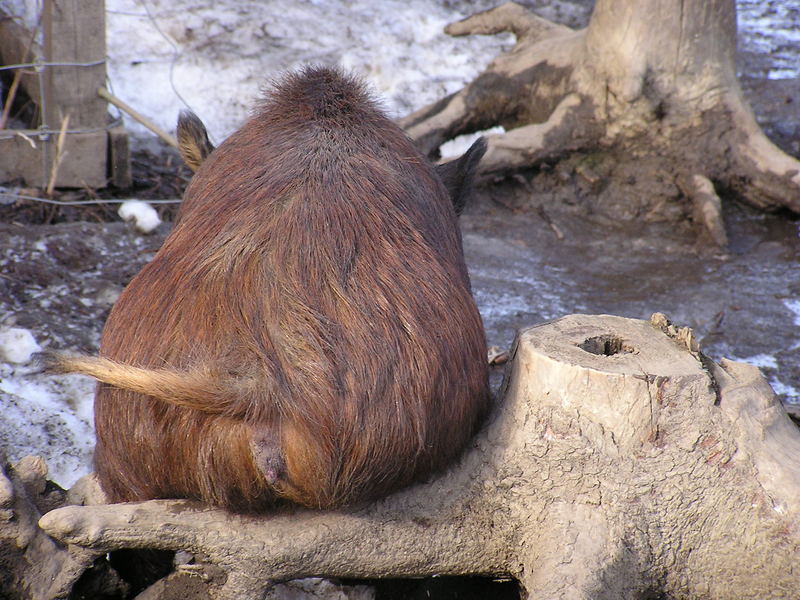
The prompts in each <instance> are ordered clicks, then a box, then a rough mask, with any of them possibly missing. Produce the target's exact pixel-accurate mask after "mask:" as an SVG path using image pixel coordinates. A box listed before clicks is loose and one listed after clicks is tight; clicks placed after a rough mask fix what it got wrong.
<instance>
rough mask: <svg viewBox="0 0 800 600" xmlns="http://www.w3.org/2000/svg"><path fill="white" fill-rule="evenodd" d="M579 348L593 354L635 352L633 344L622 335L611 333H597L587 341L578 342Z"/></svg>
mask: <svg viewBox="0 0 800 600" xmlns="http://www.w3.org/2000/svg"><path fill="white" fill-rule="evenodd" d="M578 348H580V349H581V350H585V351H586V352H589V353H591V354H599V355H600V356H614V355H615V354H629V353H631V352H633V346H631V345H630V344H628V343H627V342H625V341H624V340H623V339H622V338H621V337H618V336H616V335H611V334H606V335H596V336H594V337H590V338H587V339H586V340H585V341H583V342H582V343H580V344H578Z"/></svg>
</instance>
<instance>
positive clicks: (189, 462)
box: [61, 68, 489, 510]
mask: <svg viewBox="0 0 800 600" xmlns="http://www.w3.org/2000/svg"><path fill="white" fill-rule="evenodd" d="M476 152H477V155H478V158H479V157H480V154H482V152H483V149H482V147H480V148H478V150H477V151H476ZM473 154H474V153H473ZM476 162H477V159H475V158H474V156H473V158H472V159H470V160H467V161H466V163H468V164H469V165H471V167H470V168H474V164H475V163H476ZM451 175H452V174H451ZM469 176H470V173H466V172H465V173H464V177H465V178H469ZM453 178H454V179H455V175H453ZM100 352H101V355H102V357H103V358H102V359H89V358H74V359H72V358H62V359H61V368H62V369H67V370H77V371H82V372H86V373H90V374H92V375H94V376H96V377H98V378H99V379H100V380H101V381H105V382H107V383H100V384H99V385H98V390H97V396H96V400H95V424H96V428H97V448H96V469H97V473H98V475H99V477H100V480H101V482H102V484H103V487H104V488H105V490H106V492H107V493H108V494H109V495H110V497H111V498H112V500H115V501H124V500H142V499H147V498H158V497H189V498H199V499H202V500H204V501H207V502H210V503H213V504H217V505H222V506H226V507H229V508H233V509H237V510H264V509H268V508H269V507H270V506H272V505H273V504H274V503H275V502H276V501H278V500H281V499H286V500H289V501H292V502H297V503H300V504H304V505H307V506H313V507H334V506H340V505H345V504H350V503H353V502H357V501H361V500H368V499H373V498H376V497H380V496H382V495H385V494H387V493H389V492H392V491H394V490H396V489H398V488H400V487H402V486H405V485H408V484H409V483H412V482H414V481H418V480H420V479H423V478H425V477H427V476H428V475H429V474H431V473H433V472H436V471H438V470H441V469H442V468H443V467H445V466H446V465H447V464H448V463H450V462H451V461H452V460H453V459H454V458H455V457H456V456H457V454H458V453H459V452H460V450H461V449H462V448H463V447H464V445H465V443H466V442H467V441H468V439H469V438H470V436H471V435H472V434H473V433H474V432H475V430H476V428H477V427H478V426H479V424H480V423H481V420H482V418H483V416H484V415H485V413H486V411H487V408H488V400H489V395H488V389H487V361H486V345H485V340H484V334H483V328H482V325H481V320H480V316H479V314H478V311H477V308H476V307H475V304H474V301H473V299H472V296H471V293H470V284H469V278H468V275H467V270H466V267H465V264H464V259H463V253H462V249H461V239H460V234H459V232H458V228H457V222H456V215H455V212H454V209H453V205H452V203H451V200H450V198H448V195H447V192H446V190H445V187H444V185H443V184H442V181H441V180H440V178H439V177H438V176H437V174H436V172H435V170H434V168H433V167H432V165H430V164H429V163H428V161H427V160H426V159H425V158H423V157H422V156H421V155H420V153H419V152H418V151H417V150H416V149H415V148H414V147H413V145H412V144H411V142H410V141H409V140H408V139H407V138H406V136H405V135H404V134H403V133H402V131H400V130H399V129H398V128H397V127H396V126H395V125H394V124H393V123H392V122H391V121H389V120H388V119H387V118H386V117H385V116H384V115H383V114H382V113H381V112H380V111H379V110H378V109H377V108H376V107H375V105H374V103H373V101H372V100H371V99H370V98H369V97H368V95H367V94H366V93H365V91H364V90H363V88H362V86H361V85H360V84H359V83H358V82H356V81H354V80H352V79H350V78H348V77H346V76H344V75H342V74H340V73H338V72H336V71H333V70H329V69H325V68H310V69H306V70H304V71H302V72H300V73H297V74H292V75H289V76H287V77H286V78H285V79H284V80H283V81H282V82H281V83H280V84H279V85H278V86H277V87H276V89H275V90H274V91H273V92H272V94H271V95H269V96H268V97H267V98H266V100H265V101H264V103H263V105H262V106H261V107H260V108H259V110H258V111H257V114H256V115H255V116H254V117H253V118H252V119H251V120H250V121H249V122H248V123H247V124H246V125H245V126H244V127H242V129H240V130H239V131H238V132H236V133H234V134H233V135H232V136H231V137H230V138H229V139H228V140H227V141H226V142H225V143H223V144H222V145H221V146H220V147H219V148H217V149H216V150H215V151H214V152H213V153H212V154H210V155H209V156H208V158H207V159H206V160H205V162H204V163H203V164H202V166H201V167H200V169H199V170H198V172H197V173H196V175H195V177H194V179H193V181H192V183H191V185H190V186H189V189H188V190H187V192H186V195H185V199H184V203H183V206H182V207H181V214H180V219H179V221H178V224H177V225H176V227H175V229H174V230H173V232H172V234H171V235H170V236H169V237H168V238H167V240H166V241H165V243H164V245H163V247H162V248H161V250H160V251H159V252H158V254H157V255H156V257H155V258H154V259H153V261H152V262H150V263H149V264H148V265H147V266H145V267H144V269H142V271H141V272H140V273H139V274H138V275H137V276H136V277H135V278H134V279H133V280H132V281H131V283H130V285H129V286H128V287H127V288H126V289H125V291H124V292H123V294H122V295H121V297H120V298H119V300H118V301H117V303H116V304H115V306H114V309H113V310H112V312H111V315H110V317H109V319H108V322H107V323H106V327H105V330H104V332H103V338H102V344H101V349H100ZM81 361H84V362H81Z"/></svg>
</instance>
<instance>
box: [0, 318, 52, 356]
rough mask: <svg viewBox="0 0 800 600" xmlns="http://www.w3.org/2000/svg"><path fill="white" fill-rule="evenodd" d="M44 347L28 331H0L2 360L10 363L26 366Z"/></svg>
mask: <svg viewBox="0 0 800 600" xmlns="http://www.w3.org/2000/svg"><path fill="white" fill-rule="evenodd" d="M41 349H42V347H41V346H40V345H39V344H38V343H36V338H35V337H33V334H32V333H31V332H30V331H28V330H27V329H20V328H19V327H6V328H4V329H0V360H3V361H5V362H9V363H16V364H25V363H28V362H30V360H31V356H33V354H34V353H36V352H39V351H40V350H41Z"/></svg>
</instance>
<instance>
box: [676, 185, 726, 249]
mask: <svg viewBox="0 0 800 600" xmlns="http://www.w3.org/2000/svg"><path fill="white" fill-rule="evenodd" d="M677 181H678V187H680V189H681V191H682V192H683V195H684V196H686V197H687V198H689V199H690V200H691V201H692V204H693V205H694V220H695V222H696V223H699V224H700V225H701V226H702V227H704V228H705V230H706V231H707V232H708V234H709V235H710V236H711V239H712V240H713V241H714V243H715V244H716V245H717V246H718V247H720V248H727V247H728V234H727V233H725V223H724V221H723V220H722V202H721V201H720V199H719V196H717V193H716V192H715V191H714V184H713V183H711V181H710V180H709V179H708V178H707V177H703V176H702V175H691V176H689V177H678V180H677Z"/></svg>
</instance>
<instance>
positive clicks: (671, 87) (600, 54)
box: [401, 0, 800, 243]
mask: <svg viewBox="0 0 800 600" xmlns="http://www.w3.org/2000/svg"><path fill="white" fill-rule="evenodd" d="M446 31H447V32H448V33H450V34H451V35H455V36H459V35H470V34H492V33H499V32H502V31H511V32H513V33H514V34H515V35H516V37H517V43H516V45H515V47H514V48H513V49H512V50H511V51H510V52H507V53H505V54H502V55H501V56H499V57H497V58H496V59H495V60H494V61H493V62H492V63H491V64H490V65H489V67H488V68H487V69H486V71H485V72H484V73H482V74H481V75H479V76H478V77H477V78H476V79H475V80H474V81H473V82H471V83H470V84H469V85H467V87H465V88H464V89H462V90H461V91H459V92H457V93H455V94H453V95H451V96H449V97H448V98H445V99H443V100H441V101H440V102H438V103H436V104H434V105H431V106H428V107H425V108H423V109H421V110H419V111H417V112H416V113H414V114H412V115H410V116H408V117H406V118H404V119H402V120H401V125H402V126H403V127H405V128H406V130H407V131H408V133H409V135H411V137H412V138H414V139H415V140H417V142H418V143H419V144H420V146H421V147H422V148H423V151H425V152H428V153H430V154H435V153H436V151H437V149H438V147H439V145H440V144H442V143H443V142H445V141H447V140H449V139H452V138H454V137H456V136H458V135H461V134H465V133H470V132H474V131H479V130H482V129H486V128H488V127H491V126H494V125H502V126H503V127H504V128H505V129H506V130H507V133H505V134H502V135H494V136H489V138H488V141H489V150H488V152H487V154H486V156H485V158H484V160H483V162H482V165H483V169H484V171H485V172H488V173H505V172H509V171H513V170H518V169H522V168H525V167H531V166H537V165H541V164H543V163H548V162H554V161H558V160H561V159H563V158H564V157H566V156H568V155H570V153H573V152H575V151H581V152H584V153H586V154H587V157H586V159H585V160H584V161H583V163H582V164H581V165H580V166H581V167H583V168H584V169H586V168H587V167H588V168H589V169H591V170H592V171H593V172H594V173H595V174H596V175H597V176H599V177H602V178H603V179H604V180H606V181H607V182H608V183H609V184H610V186H611V188H612V191H613V192H614V193H616V194H617V195H618V196H619V195H622V196H627V197H628V202H630V203H631V204H632V205H634V206H633V207H632V208H631V209H630V210H629V213H630V215H636V214H641V213H642V212H643V211H645V210H648V209H649V206H648V204H649V205H650V206H652V205H653V204H654V203H657V202H663V199H664V198H669V199H677V198H678V197H680V195H681V190H682V191H683V196H684V197H686V198H688V199H689V200H691V201H692V202H695V203H700V206H698V207H696V209H695V213H698V211H699V213H698V214H700V215H705V216H701V217H700V219H699V220H700V221H701V222H702V223H703V224H704V225H705V226H706V227H710V228H712V229H713V228H714V227H716V228H721V227H722V222H721V219H719V218H718V217H715V216H714V215H713V211H709V210H708V202H707V201H708V196H707V193H708V190H709V189H710V190H711V194H712V196H714V197H716V194H715V193H714V188H713V186H711V182H713V183H714V185H716V186H718V187H719V186H721V187H724V188H728V189H731V190H734V191H736V192H737V193H738V194H739V195H741V197H743V198H744V199H746V200H747V201H748V202H750V203H751V204H753V205H755V206H757V207H759V208H762V209H766V210H773V209H777V208H788V209H790V210H792V211H794V212H796V213H797V212H800V162H798V161H797V160H795V159H794V158H792V157H790V156H787V155H786V154H784V153H782V152H781V151H780V150H779V149H778V148H777V147H775V146H774V145H773V144H772V143H771V142H770V141H769V140H768V139H767V138H766V137H765V136H764V134H763V133H762V132H761V130H760V129H759V127H758V125H757V124H756V121H755V118H754V116H753V114H752V112H751V110H750V108H749V107H748V106H747V104H746V103H745V101H744V99H743V97H742V93H741V90H740V88H739V85H738V82H737V80H736V72H735V52H736V7H735V3H734V0H642V1H633V0H598V2H597V4H596V6H595V8H594V12H593V13H592V17H591V20H590V23H589V26H588V28H586V29H584V30H580V31H574V30H572V29H570V28H568V27H564V26H561V25H555V24H552V23H550V22H548V21H545V20H544V19H541V18H539V17H537V16H535V15H533V14H532V13H530V12H529V11H528V10H527V9H524V8H523V7H521V6H519V5H517V4H515V3H513V2H509V3H507V4H504V5H502V6H500V7H498V8H495V9H493V10H489V11H486V12H484V13H480V14H477V15H474V16H472V17H469V18H467V19H465V20H463V21H461V22H458V23H454V24H452V25H450V26H448V28H447V29H446ZM577 170H579V169H576V171H577ZM679 180H680V181H683V182H698V184H699V185H700V188H701V189H700V190H697V191H696V189H695V187H693V186H692V185H689V186H688V187H687V185H680V181H679ZM706 182H708V183H706ZM609 193H611V192H609ZM638 195H643V196H647V197H648V198H647V199H639V198H638V197H637V196H638ZM717 202H718V200H717ZM637 203H638V204H637ZM712 236H713V238H714V239H715V241H716V242H717V243H724V241H725V240H724V230H723V236H720V234H719V233H716V232H713V231H712Z"/></svg>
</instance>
